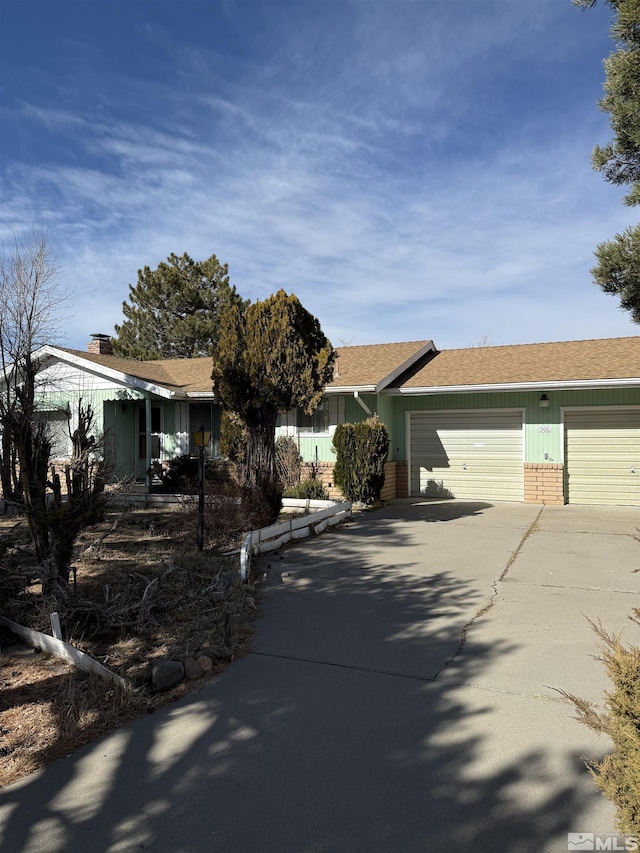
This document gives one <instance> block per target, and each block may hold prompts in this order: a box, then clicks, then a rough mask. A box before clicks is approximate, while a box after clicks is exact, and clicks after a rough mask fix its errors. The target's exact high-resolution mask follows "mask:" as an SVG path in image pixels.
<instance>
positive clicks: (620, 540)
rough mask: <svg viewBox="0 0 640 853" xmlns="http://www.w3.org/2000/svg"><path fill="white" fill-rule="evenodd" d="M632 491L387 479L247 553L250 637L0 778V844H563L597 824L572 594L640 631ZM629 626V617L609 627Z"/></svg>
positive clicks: (581, 610) (478, 847)
mask: <svg viewBox="0 0 640 853" xmlns="http://www.w3.org/2000/svg"><path fill="white" fill-rule="evenodd" d="M639 526H640V513H638V511H637V509H625V508H603V507H597V508H596V507H588V508H579V507H573V506H567V507H545V508H543V509H542V508H541V507H539V506H525V505H522V504H490V503H478V502H473V503H465V502H460V501H451V502H422V503H420V502H398V503H396V504H394V505H393V506H391V507H388V508H387V509H385V510H382V511H378V512H374V513H366V514H362V515H360V516H359V517H357V518H356V519H355V520H354V521H353V522H352V523H350V524H349V525H347V526H346V527H345V528H344V529H342V530H340V531H334V532H332V533H329V534H327V535H325V536H323V537H320V538H319V539H317V540H313V541H307V542H304V543H301V544H298V545H296V546H295V547H293V548H291V549H289V550H287V551H285V552H284V554H283V555H282V557H273V558H271V559H269V560H264V561H263V563H262V566H263V568H264V571H265V575H266V585H265V595H264V601H263V614H262V618H261V620H260V625H259V632H258V636H257V639H256V643H255V650H254V652H253V653H252V654H251V655H249V656H247V657H246V658H244V659H243V660H241V661H238V662H237V663H235V664H234V665H233V666H232V667H230V668H229V669H228V670H227V671H226V672H225V674H224V675H223V676H222V677H221V678H219V679H218V680H216V681H214V682H211V683H210V684H208V685H207V686H206V687H205V688H203V689H202V690H201V691H200V692H198V693H196V694H191V695H190V696H189V697H188V698H187V699H186V700H184V701H181V702H180V703H176V704H175V705H173V706H170V707H168V708H165V709H164V710H163V711H161V712H160V713H156V714H154V715H153V716H152V717H148V718H146V719H142V720H138V721H136V722H135V723H133V724H132V725H130V726H126V727H124V728H122V729H120V730H118V731H117V732H114V733H112V734H111V735H109V736H108V737H106V738H104V739H103V740H101V741H100V742H99V743H96V744H94V745H93V746H91V747H89V748H88V749H85V750H83V751H81V752H79V753H77V754H76V755H73V756H70V757H69V758H67V759H64V760H62V761H59V762H57V763H56V764H54V765H52V766H51V767H50V768H48V769H47V770H45V771H44V772H42V773H39V774H34V775H33V776H30V777H28V778H27V779H25V780H23V781H22V782H20V783H18V784H16V785H14V786H12V787H10V788H7V789H5V790H4V791H2V792H0V833H1V834H0V846H1V847H2V850H3V851H5V850H6V851H11V852H12V853H13V851H16V853H17V851H20V853H23V851H24V852H25V853H26V851H28V853H57V851H65V853H71V851H78V853H86V851H91V853H99V851H109V853H116V851H118V853H119V852H120V851H127V853H128V851H141V850H149V851H171V853H195V851H217V850H221V851H222V850H224V851H232V853H233V851H238V853H240V851H242V853H245V851H253V850H255V851H267V853H271V851H274V853H275V852H276V851H277V853H288V851H292V853H293V851H295V852H296V853H298V851H300V853H302V851H304V853H324V851H349V853H354V852H355V851H363V852H364V851H367V853H372V851H381V853H382V851H384V852H385V853H388V852H389V851H399V853H400V851H401V853H406V851H449V850H451V851H458V850H461V851H467V850H468V851H474V853H475V851H491V853H495V851H507V853H520V851H526V853H529V851H530V853H534V851H535V853H539V851H566V850H567V849H568V845H567V833H569V832H580V833H584V832H592V833H603V834H606V833H612V832H613V831H614V815H613V808H612V806H611V804H610V803H608V801H606V800H604V799H603V798H602V797H601V796H600V794H599V793H598V792H597V790H596V789H595V786H594V785H593V782H592V781H591V778H590V777H589V775H588V773H587V772H586V770H585V768H584V765H583V762H582V760H581V755H583V754H584V755H588V756H591V757H594V758H599V757H600V756H602V755H603V754H604V753H605V752H606V751H607V749H608V748H609V743H608V742H607V741H606V739H604V738H598V737H597V736H595V735H594V734H592V733H591V732H589V731H588V730H587V729H585V728H584V727H583V726H581V725H580V724H579V723H577V722H576V721H575V720H574V719H573V712H572V708H571V706H569V705H567V704H566V703H565V702H563V701H562V700H561V697H560V696H559V694H558V693H556V692H555V690H554V689H553V688H564V689H567V690H569V691H572V692H575V693H577V694H579V695H581V696H584V697H585V698H588V699H591V700H592V701H594V702H596V703H601V702H602V698H603V692H604V690H605V689H606V688H607V687H608V682H607V678H606V674H605V673H604V669H603V666H602V664H601V663H599V662H598V661H595V660H594V659H593V658H592V657H591V656H592V655H594V654H595V653H596V652H597V645H598V642H597V638H596V637H595V635H594V634H593V632H592V630H591V629H590V627H589V625H588V623H587V620H586V618H585V617H586V616H589V617H590V618H592V619H598V618H601V619H602V621H603V624H604V625H605V626H606V627H607V628H608V629H609V630H612V631H618V630H620V629H622V628H624V630H625V636H626V637H627V639H628V640H629V641H630V642H635V643H640V628H638V627H637V626H634V625H633V624H632V623H631V622H629V620H628V619H627V616H628V614H629V613H630V612H631V610H632V608H633V607H634V606H637V605H638V603H639V602H640V543H638V542H637V541H636V539H635V538H634V534H637V532H638V527H639ZM625 626H626V627H625Z"/></svg>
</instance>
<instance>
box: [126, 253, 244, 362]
mask: <svg viewBox="0 0 640 853" xmlns="http://www.w3.org/2000/svg"><path fill="white" fill-rule="evenodd" d="M234 305H236V306H238V307H240V308H242V307H244V305H245V303H244V301H243V300H242V299H241V298H240V296H239V295H238V293H237V292H236V289H235V287H233V286H232V285H231V284H230V283H229V268H228V266H227V265H226V264H224V265H223V264H221V263H220V262H219V261H218V259H217V258H216V256H215V255H211V257H210V258H207V260H205V261H194V260H193V259H192V258H190V257H189V255H188V254H186V253H185V254H184V255H182V257H178V256H177V255H174V254H171V255H169V257H168V258H167V262H166V263H165V262H162V263H161V264H159V265H158V268H157V269H155V270H151V269H150V268H149V267H144V269H141V270H138V283H137V284H136V285H135V287H134V286H133V285H129V302H123V303H122V313H123V314H124V316H125V318H126V319H125V320H124V322H123V323H122V325H121V326H116V327H115V329H116V335H117V337H116V338H115V339H114V341H113V350H114V353H115V354H116V355H120V356H125V357H127V358H136V359H140V360H153V359H159V358H192V357H194V356H203V355H210V354H211V353H212V351H213V348H214V347H215V344H216V341H217V340H218V333H219V328H220V317H221V315H222V314H223V312H224V311H225V310H226V309H227V308H230V307H232V306H234Z"/></svg>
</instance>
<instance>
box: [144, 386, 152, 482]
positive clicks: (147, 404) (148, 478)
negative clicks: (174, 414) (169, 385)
mask: <svg viewBox="0 0 640 853" xmlns="http://www.w3.org/2000/svg"><path fill="white" fill-rule="evenodd" d="M144 410H145V415H146V417H145V421H146V424H145V427H146V433H147V434H146V438H145V446H146V448H147V458H146V461H145V465H146V469H145V483H146V485H147V489H150V488H151V473H150V469H151V395H150V394H149V392H147V396H146V397H145V398H144Z"/></svg>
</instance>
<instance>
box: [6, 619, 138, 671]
mask: <svg viewBox="0 0 640 853" xmlns="http://www.w3.org/2000/svg"><path fill="white" fill-rule="evenodd" d="M0 624H1V625H6V626H7V628H10V629H11V630H12V631H13V633H14V634H16V635H17V636H18V637H20V639H21V640H22V641H23V642H25V643H27V644H28V645H30V646H33V648H35V649H41V650H42V651H43V652H49V653H50V654H53V655H58V657H61V658H66V660H70V661H71V662H72V663H73V664H75V666H77V668H78V669H81V670H82V671H83V672H92V673H94V675H99V676H100V677H101V678H105V679H107V680H109V681H113V682H114V683H115V684H118V685H119V686H120V687H126V686H127V682H126V681H125V680H124V678H121V677H120V676H119V675H116V673H115V672H111V670H110V669H107V668H106V666H102V664H101V663H98V661H97V660H95V658H92V657H89V655H86V654H85V653H84V652H81V651H80V649H76V648H75V646H71V645H69V643H65V642H64V641H63V640H59V639H57V638H56V637H50V636H49V635H48V634H43V633H41V632H40V631H34V630H33V629H32V628H25V626H24V625H18V623H17V622H12V621H11V620H10V619H7V618H6V616H0Z"/></svg>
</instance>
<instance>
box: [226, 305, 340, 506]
mask: <svg viewBox="0 0 640 853" xmlns="http://www.w3.org/2000/svg"><path fill="white" fill-rule="evenodd" d="M334 360H335V353H334V350H333V347H332V346H331V343H330V342H329V341H328V340H327V338H326V337H325V336H324V334H323V332H322V329H321V328H320V323H319V322H318V320H317V319H316V318H315V317H314V316H313V315H312V314H310V313H309V312H308V311H307V310H306V309H305V308H304V307H303V306H302V304H301V303H300V301H299V300H298V298H297V296H295V295H294V294H291V295H288V294H286V293H285V292H284V290H280V291H278V293H276V294H275V295H273V296H270V297H269V298H268V299H265V300H263V301H262V302H255V303H254V304H253V305H250V306H249V307H248V308H247V309H246V310H245V311H243V310H242V309H241V308H240V307H239V306H234V307H233V308H231V309H230V310H229V311H227V312H226V313H225V314H224V315H223V317H222V320H221V323H220V336H219V339H218V344H217V346H216V349H215V351H214V355H213V374H212V379H213V389H214V391H215V393H216V397H217V399H218V401H219V402H220V403H221V404H222V406H223V408H224V409H226V410H227V411H229V412H233V413H234V414H236V415H237V416H238V417H239V418H240V420H241V421H242V423H243V424H244V426H245V429H246V436H247V439H246V440H247V446H246V460H245V461H244V463H243V465H242V477H243V485H245V486H246V487H248V488H251V489H258V490H260V491H261V492H262V493H263V495H264V496H265V498H266V499H267V501H268V503H269V505H270V507H271V509H272V514H273V515H276V514H277V508H278V505H279V501H278V496H277V494H276V470H275V432H276V421H277V418H278V413H279V412H286V411H290V410H291V409H293V408H296V407H297V408H302V409H303V410H304V411H305V412H307V413H308V414H311V413H312V412H313V411H314V410H315V409H316V408H317V406H318V403H319V402H320V400H321V398H322V392H323V390H324V386H325V384H326V383H327V382H328V381H330V379H331V378H332V375H333V362H334Z"/></svg>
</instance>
